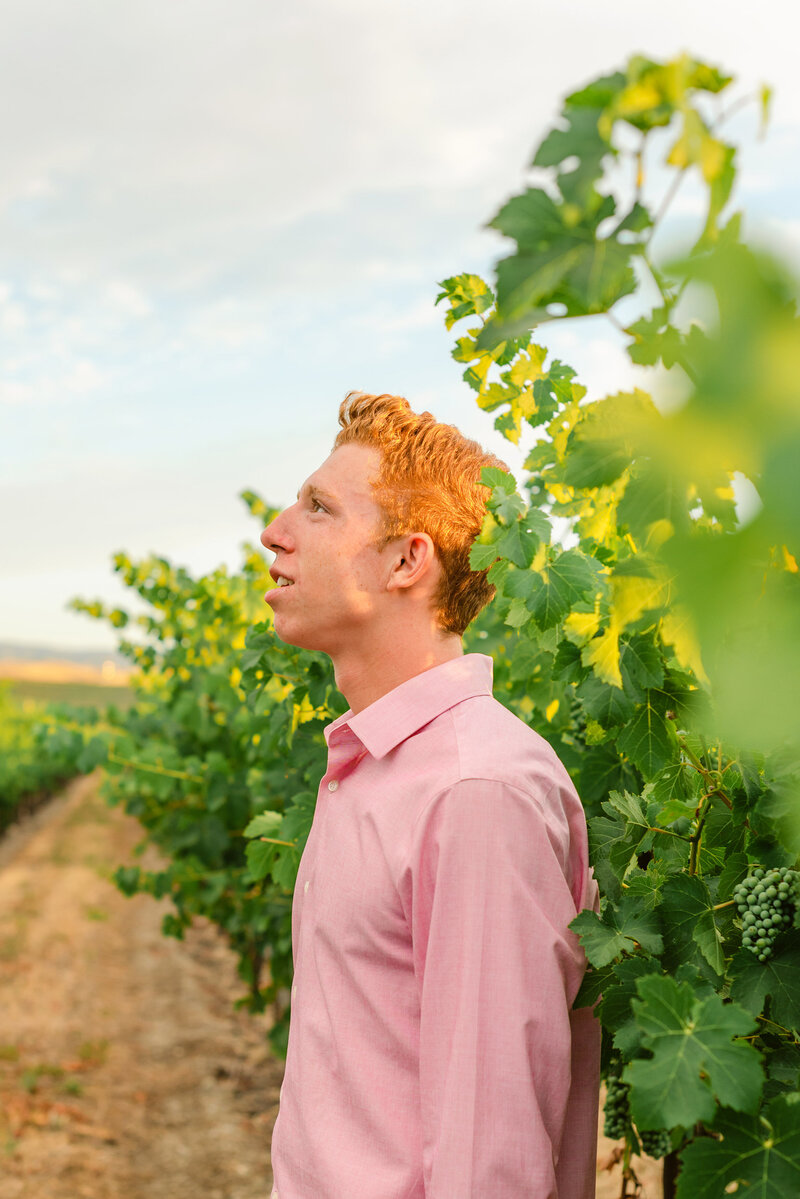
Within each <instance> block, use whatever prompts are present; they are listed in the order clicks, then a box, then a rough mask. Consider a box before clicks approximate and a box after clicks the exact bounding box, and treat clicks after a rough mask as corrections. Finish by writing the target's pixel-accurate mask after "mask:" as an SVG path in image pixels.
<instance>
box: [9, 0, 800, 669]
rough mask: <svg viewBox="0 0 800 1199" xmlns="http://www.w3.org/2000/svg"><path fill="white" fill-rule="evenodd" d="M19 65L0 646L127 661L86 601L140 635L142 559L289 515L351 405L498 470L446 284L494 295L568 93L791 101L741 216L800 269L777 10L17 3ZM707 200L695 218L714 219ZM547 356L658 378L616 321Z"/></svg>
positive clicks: (192, 548)
mask: <svg viewBox="0 0 800 1199" xmlns="http://www.w3.org/2000/svg"><path fill="white" fill-rule="evenodd" d="M3 9H4V16H3V26H4V29H3V38H2V41H1V42H0V130H2V134H1V137H2V146H3V169H2V172H0V545H2V570H1V571H0V641H17V642H19V643H20V644H21V645H23V646H24V645H25V644H26V643H27V644H47V645H53V646H58V647H63V648H65V649H78V648H96V649H110V648H112V647H113V646H114V645H115V644H116V634H115V633H114V631H113V630H112V629H110V628H109V627H107V626H106V625H105V624H102V623H97V622H93V621H91V620H89V619H88V618H87V617H85V616H81V615H78V614H76V613H74V612H71V611H69V610H68V609H67V608H66V604H67V601H68V600H69V598H70V597H71V596H81V597H82V598H84V599H88V600H91V599H95V598H99V599H102V600H103V601H104V602H106V603H109V604H112V605H113V604H120V605H121V606H123V607H128V608H130V609H131V610H134V611H137V610H139V609H137V607H136V605H135V604H132V603H131V602H130V597H129V595H128V594H127V593H126V592H125V590H124V589H123V588H122V587H121V586H120V585H119V583H118V581H117V579H116V577H115V576H114V574H113V572H112V568H111V558H112V555H113V553H114V552H115V551H117V550H125V551H127V552H128V553H129V554H131V556H133V557H134V558H138V557H143V556H145V555H147V554H149V553H158V554H160V555H163V556H165V557H167V558H169V559H171V560H173V561H174V562H176V563H180V564H183V565H185V566H187V567H188V568H189V569H191V570H193V571H196V572H203V571H207V570H211V569H213V568H215V567H217V566H218V565H220V564H221V563H223V562H224V563H227V565H228V567H229V568H230V569H231V570H234V569H236V567H237V564H238V562H239V561H240V557H241V554H240V549H239V547H240V544H241V542H242V541H244V540H251V541H254V542H257V538H258V533H259V528H258V525H257V523H256V522H255V521H254V520H253V518H252V517H250V515H249V514H248V513H247V511H246V509H245V507H244V505H243V504H242V502H241V500H240V499H238V493H239V492H240V491H241V490H242V489H244V488H251V489H253V490H255V491H256V492H258V493H259V494H261V495H263V496H264V497H265V498H266V499H268V500H269V501H270V502H271V503H274V504H283V503H287V502H290V501H291V500H292V498H293V496H294V493H295V491H296V489H297V487H298V485H299V484H300V482H302V480H303V479H304V478H305V477H307V475H309V474H310V473H311V472H312V471H313V470H314V469H315V467H316V466H318V465H319V463H320V462H321V461H322V460H323V459H324V458H325V457H326V456H327V454H328V452H329V450H330V446H331V443H332V441H333V437H334V436H335V432H336V428H337V424H336V415H337V410H338V405H339V403H340V401H341V400H342V398H343V397H344V395H345V393H346V392H347V391H349V390H350V389H360V390H364V391H375V392H382V391H391V392H396V393H400V394H403V395H405V396H407V397H408V399H409V401H410V402H411V404H412V407H414V408H415V409H417V410H421V409H425V408H427V409H428V410H430V411H432V412H433V413H434V415H435V416H436V417H437V418H438V419H440V420H445V421H449V422H453V423H455V424H457V425H458V426H459V427H460V428H461V429H462V430H463V431H464V432H465V433H467V434H468V435H469V436H472V437H475V438H477V439H478V440H479V441H481V442H482V443H483V444H484V445H486V446H487V448H490V449H493V450H494V451H495V452H497V453H500V454H501V456H503V457H504V458H505V460H506V461H507V462H508V463H509V465H510V466H511V467H512V469H514V470H518V469H519V466H520V463H521V454H515V452H514V451H513V449H512V447H510V446H509V444H508V443H507V442H505V441H503V440H502V439H500V438H499V435H497V434H496V433H495V432H494V430H493V427H492V417H491V416H489V415H487V414H485V413H482V412H480V411H479V410H478V409H477V407H476V405H475V403H474V400H473V396H472V393H471V392H470V391H469V389H468V388H467V386H466V385H465V384H464V383H463V382H462V381H461V377H460V374H461V370H462V369H463V368H460V367H459V366H458V365H457V364H456V363H454V362H453V361H452V359H451V357H450V349H451V346H452V340H453V335H452V334H450V333H448V332H447V331H446V330H445V328H444V325H443V320H442V312H441V309H437V308H436V307H435V306H434V300H435V298H436V294H437V292H438V287H437V284H438V282H439V281H440V280H442V279H443V278H446V277H447V276H450V275H453V274H457V273H459V272H461V271H465V270H469V271H476V272H477V273H480V274H483V275H485V276H486V277H487V278H489V279H491V276H492V266H493V264H494V263H495V262H496V260H497V258H498V257H500V256H501V254H502V253H503V251H504V242H503V241H502V239H501V238H499V237H498V236H497V235H496V234H494V233H493V232H491V231H490V230H487V229H486V228H485V226H486V223H487V221H488V220H490V219H491V217H492V216H493V215H494V213H495V212H496V211H497V209H498V208H499V207H500V206H501V204H502V203H503V202H504V201H505V200H506V199H507V198H508V197H509V196H510V195H512V194H514V193H515V192H517V191H519V190H520V189H521V188H522V187H523V186H524V185H525V183H526V181H527V178H528V175H527V171H526V168H527V165H528V163H529V161H530V157H531V153H532V150H533V149H534V147H535V145H536V144H537V143H538V141H539V140H540V139H541V137H542V136H543V135H544V133H545V132H546V130H547V129H548V128H549V127H550V125H551V124H552V123H553V121H554V119H555V117H556V115H557V112H558V109H559V107H560V103H561V100H562V99H563V96H564V95H565V94H566V93H568V92H569V91H572V90H574V89H575V88H576V87H577V86H579V85H580V84H582V83H584V82H585V81H587V80H589V79H590V78H592V77H594V76H596V75H598V74H601V73H606V72H608V71H610V70H613V69H615V68H616V67H618V66H620V65H622V64H623V63H624V62H625V60H626V59H627V58H628V56H629V55H630V54H632V53H635V52H643V53H646V54H649V55H651V56H652V57H655V58H659V59H661V58H667V57H670V56H672V55H674V54H677V53H679V52H681V51H684V50H686V51H689V52H690V53H691V54H693V55H694V56H695V57H698V58H703V59H705V60H707V61H710V62H712V63H715V64H718V65H720V66H721V67H723V68H724V69H725V70H726V71H728V72H730V73H733V74H735V75H736V76H737V81H738V82H737V94H744V93H746V92H748V91H754V90H755V89H756V88H757V87H758V86H759V84H760V83H761V82H768V83H769V84H771V85H772V86H773V88H774V93H775V95H774V103H773V111H772V119H771V125H770V130H769V133H768V136H767V138H766V139H764V140H759V139H758V136H757V132H758V113H757V109H756V107H755V106H753V107H752V108H751V109H750V110H743V112H742V113H741V114H740V116H739V117H738V118H736V120H735V121H733V122H732V123H731V127H730V129H729V130H728V133H729V135H731V136H734V137H735V140H737V141H738V142H739V144H740V147H741V149H740V156H739V165H740V183H739V186H738V191H737V194H736V197H735V206H742V207H744V208H745V210H746V211H747V213H748V222H749V225H748V229H749V230H750V231H751V232H752V234H753V235H754V236H757V237H759V238H760V239H762V240H765V241H766V242H768V243H769V244H771V245H773V246H774V247H775V248H777V249H778V252H779V253H781V255H782V256H784V257H786V258H787V259H789V260H790V261H791V262H792V263H794V264H795V265H798V264H800V216H799V215H798V214H800V205H799V204H798V169H797V163H798V162H800V86H798V84H797V76H796V48H795V44H796V39H795V38H794V36H793V35H792V34H791V32H790V30H791V28H792V26H793V21H794V19H795V13H794V5H790V4H789V3H788V2H784V0H762V3H760V4H759V5H758V6H757V8H750V9H747V10H742V9H736V8H735V6H732V5H730V3H728V2H726V3H725V4H722V3H720V2H719V0H704V3H702V4H698V3H697V0H691V3H690V2H689V0H673V2H672V3H670V4H669V5H651V4H644V3H642V2H641V0H638V2H637V3H630V2H628V0H610V2H609V3H607V4H605V5H600V4H597V3H596V0H561V3H560V4H552V3H549V4H544V3H539V2H538V0H530V2H527V3H525V2H522V0H492V3H491V4H489V3H485V2H484V3H477V2H476V0H460V2H459V3H455V2H454V0H425V2H422V0H394V2H393V3H388V0H293V3H292V4H291V5H286V4H285V3H280V4H279V3H277V2H276V0H258V2H256V0H226V2H225V4H224V5H223V4H222V3H221V2H219V0H217V2H210V0H191V2H189V0H171V3H169V4H166V5H165V4H164V3H163V2H162V0H159V2H158V3H156V2H154V0H139V2H138V3H137V4H135V5H131V4H125V5H123V4H122V3H120V2H119V0H111V2H110V3H109V0H70V3H69V4H68V5H64V4H63V3H61V2H60V0H59V2H58V3H57V2H56V0H47V2H44V0H5V3H4V6H3ZM697 203H698V197H697V196H696V195H693V194H692V190H691V187H690V188H688V189H687V190H685V191H684V192H683V193H682V195H681V196H680V198H679V201H678V202H677V204H676V208H675V218H676V220H677V221H678V224H680V221H681V220H684V221H686V222H689V221H690V220H691V218H692V216H693V215H696V212H697ZM546 344H548V345H549V346H551V348H552V349H553V350H554V352H557V353H558V354H560V355H561V356H562V357H564V358H566V359H567V360H568V361H570V362H571V363H572V364H573V365H574V366H575V367H576V368H577V369H578V371H579V374H580V377H581V380H582V381H583V382H584V383H585V384H586V385H587V386H588V387H589V389H590V393H596V394H598V395H601V394H604V393H605V392H606V391H609V390H619V389H620V388H621V387H624V386H627V385H628V384H629V383H631V382H636V381H637V376H636V371H635V369H634V368H633V367H631V366H630V365H629V364H628V363H627V360H626V358H625V357H624V355H623V352H622V348H621V344H620V342H619V340H618V339H617V340H615V338H614V334H613V330H612V329H611V328H610V326H609V325H608V324H607V323H606V322H599V321H598V318H592V319H589V320H585V321H583V322H565V323H564V324H560V325H557V326H556V325H553V326H549V327H548V334H547V341H546Z"/></svg>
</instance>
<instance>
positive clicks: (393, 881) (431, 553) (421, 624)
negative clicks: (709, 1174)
mask: <svg viewBox="0 0 800 1199" xmlns="http://www.w3.org/2000/svg"><path fill="white" fill-rule="evenodd" d="M339 423H340V425H341V426H342V428H341V431H340V433H339V435H338V437H337V438H336V442H335V446H334V450H333V453H332V454H331V455H330V457H329V458H328V459H327V460H326V461H325V462H324V463H323V464H322V466H321V467H320V468H319V469H318V470H317V471H315V472H314V474H312V475H311V477H310V478H309V479H308V480H307V481H306V482H305V483H304V484H303V486H302V487H301V489H300V491H299V493H298V500H297V503H296V504H293V505H292V506H291V507H290V508H287V509H286V510H285V511H284V512H282V513H281V514H280V515H279V516H278V517H277V518H276V519H275V520H274V521H273V522H272V523H271V524H270V525H269V526H268V527H267V528H266V529H265V530H264V532H263V533H262V535H261V541H262V543H263V544H264V546H265V547H266V548H267V549H269V550H271V551H272V552H273V553H274V554H275V560H274V562H273V564H272V567H271V570H270V573H271V574H272V576H273V578H274V579H275V581H276V582H277V583H278V586H277V587H275V588H274V589H273V590H271V591H269V592H268V593H267V596H266V599H267V602H268V603H269V604H270V605H271V606H272V609H273V612H274V621H275V630H276V632H277V634H278V636H280V637H281V638H282V639H283V640H284V641H287V642H290V643H291V644H293V645H299V646H303V647H305V648H307V649H315V650H323V651H324V652H325V653H327V654H329V655H330V657H331V659H332V660H333V664H334V668H335V674H336V682H337V686H338V687H339V689H340V691H341V692H342V693H343V694H344V696H345V697H346V699H347V702H348V703H349V705H350V710H349V711H348V712H346V713H345V714H344V715H343V716H340V717H339V718H338V719H337V720H335V721H334V722H333V723H332V724H331V725H329V726H328V728H327V729H326V734H325V735H326V740H327V743H328V769H327V771H326V773H325V775H324V777H323V779H322V782H321V783H320V788H319V797H318V801H317V807H316V811H315V815H314V823H313V826H312V829H311V833H310V835H309V838H308V843H307V845H306V849H305V852H304V853H303V857H302V860H301V862H300V870H299V873H298V877H297V886H296V890H295V897H294V911H293V948H294V964H295V981H294V986H293V988H292V996H293V1006H292V1024H291V1031H290V1035H289V1049H288V1057H287V1062H286V1075H285V1079H284V1083H283V1088H282V1091H281V1104H280V1112H279V1115H278V1119H277V1122H276V1125H275V1132H274V1136H273V1141H272V1163H273V1171H274V1179H275V1189H274V1191H273V1199H590V1197H591V1196H593V1195H594V1171H595V1166H594V1158H595V1138H596V1126H597V1096H598V1067H599V1041H598V1036H597V1033H598V1026H597V1022H596V1021H595V1020H594V1019H593V1017H592V1014H591V1012H590V1011H589V1010H588V1009H582V1010H580V1011H578V1012H572V1011H571V1007H572V1001H573V999H574V997H575V994H576V992H577V990H578V986H579V984H580V981H581V978H582V976H583V972H584V968H585V962H584V958H583V955H582V953H581V950H580V946H579V944H578V942H577V939H576V938H575V936H574V935H573V934H572V933H570V932H569V931H568V929H567V925H568V924H569V922H570V920H571V919H572V918H573V917H574V916H575V915H576V913H577V912H578V911H580V910H581V909H582V908H584V907H591V906H592V905H593V904H594V903H595V902H596V894H597V892H596V886H595V883H594V881H593V879H592V877H591V873H590V869H589V865H588V859H587V846H586V825H585V820H584V815H583V811H582V808H581V805H580V802H579V800H578V797H577V795H576V793H575V790H574V788H573V786H572V784H571V782H570V779H569V777H568V775H567V773H566V771H565V770H564V768H563V766H562V765H561V763H560V762H559V761H558V759H557V757H556V755H555V754H554V752H553V750H552V749H551V748H550V747H549V745H548V744H547V743H546V742H545V741H544V740H543V739H542V738H541V737H540V736H539V735H538V734H537V733H535V732H534V731H533V730H532V729H530V728H528V726H527V725H525V724H524V723H523V722H522V721H520V720H518V719H517V718H516V717H515V716H513V715H512V714H511V713H509V712H508V711H507V710H506V709H505V708H504V707H502V705H501V704H499V703H497V702H496V701H495V700H494V699H493V697H492V662H491V659H490V658H488V657H485V656H484V655H482V654H467V655H464V654H463V650H462V645H461V634H462V633H463V632H464V629H465V628H466V626H467V624H468V623H469V622H470V620H472V618H473V617H474V616H476V615H477V613H478V612H479V611H480V610H481V609H482V608H483V607H484V605H485V604H486V603H487V602H488V601H489V600H490V599H491V596H492V594H493V589H492V588H491V586H490V585H489V584H488V582H487V580H486V575H485V572H473V571H471V570H470V567H469V548H470V545H471V543H472V542H473V540H474V538H475V537H476V535H477V533H478V531H479V529H480V527H481V522H482V518H483V514H484V511H485V497H486V489H485V487H484V486H483V485H482V484H480V482H479V479H480V471H481V468H482V467H483V466H488V465H494V466H501V465H502V464H501V463H499V462H498V460H497V459H496V458H494V457H492V456H491V455H488V454H486V453H484V452H483V451H482V450H481V448H480V447H479V446H478V445H477V444H476V443H475V442H472V441H468V440H467V439H466V438H464V437H463V436H462V435H461V434H460V433H459V432H458V430H457V429H455V428H453V427H452V426H447V425H440V424H437V423H436V422H435V421H434V419H433V417H432V416H430V414H429V413H423V414H422V415H419V416H418V415H416V414H414V413H413V412H412V411H411V410H410V408H409V406H408V404H407V402H406V401H405V400H404V399H401V398H400V397H397V396H389V395H382V396H369V395H363V394H359V393H351V394H350V395H349V396H348V397H347V398H346V400H345V401H344V403H343V404H342V406H341V409H340V413H339Z"/></svg>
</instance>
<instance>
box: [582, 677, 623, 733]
mask: <svg viewBox="0 0 800 1199" xmlns="http://www.w3.org/2000/svg"><path fill="white" fill-rule="evenodd" d="M577 694H578V697H579V698H580V699H582V700H583V705H584V707H585V708H586V711H587V712H588V714H589V715H590V716H591V717H592V719H593V720H597V721H598V722H599V723H600V724H601V725H602V726H603V728H604V729H609V728H613V727H614V726H615V725H618V724H624V723H625V721H626V720H630V718H631V716H633V712H634V704H633V700H632V699H631V698H630V696H628V695H627V694H626V693H625V692H624V691H622V690H620V688H619V687H609V686H608V684H607V683H604V682H603V681H602V679H598V677H597V675H594V674H592V675H589V677H588V679H585V680H584V682H583V683H581V685H580V687H578V691H577Z"/></svg>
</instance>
